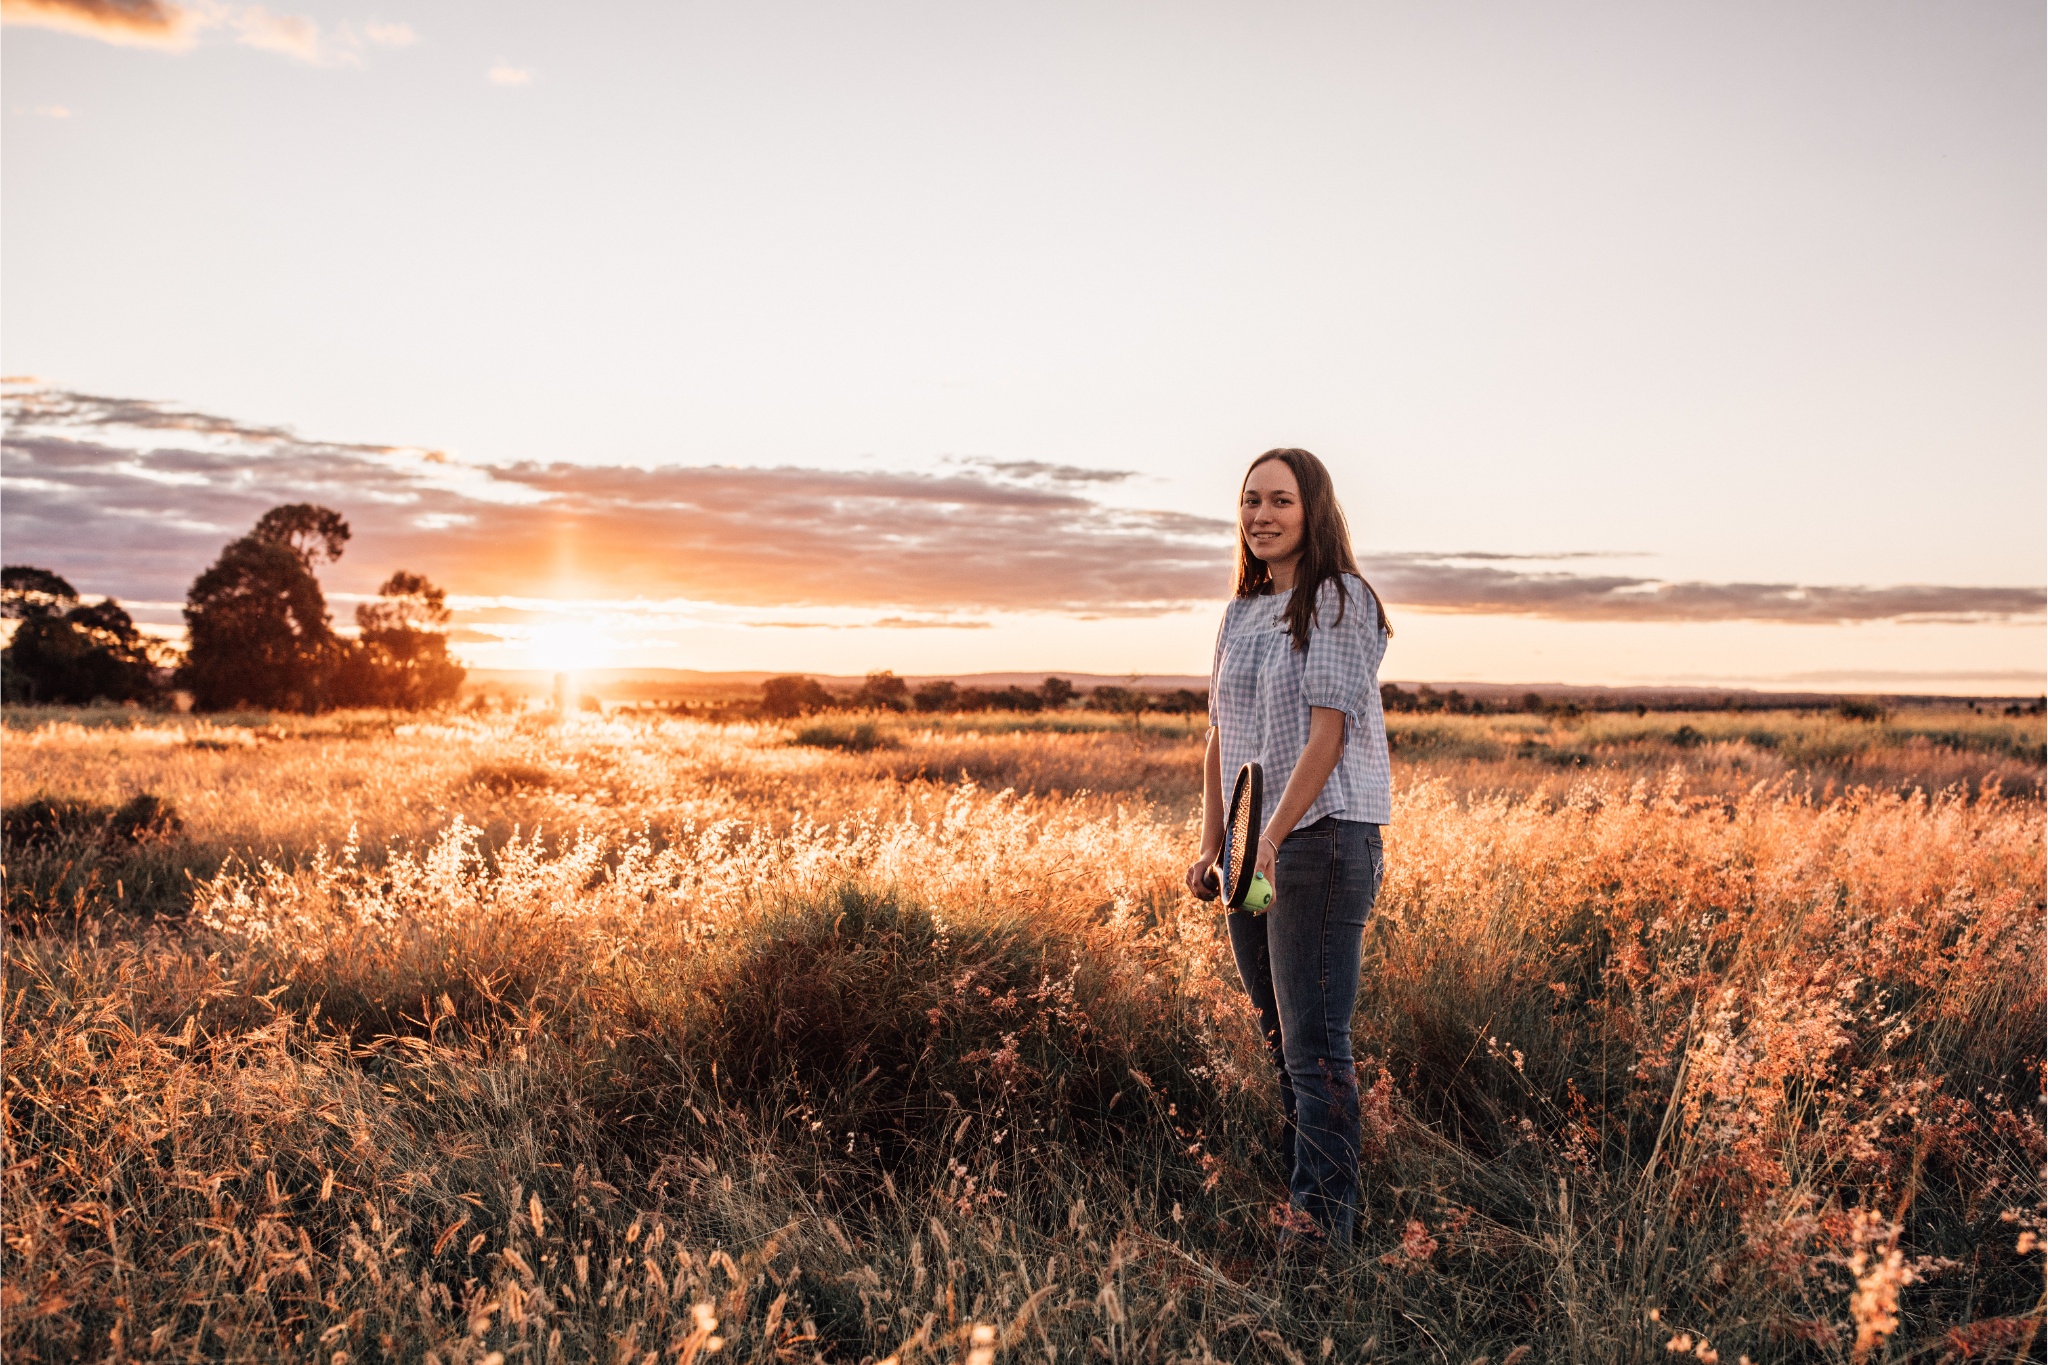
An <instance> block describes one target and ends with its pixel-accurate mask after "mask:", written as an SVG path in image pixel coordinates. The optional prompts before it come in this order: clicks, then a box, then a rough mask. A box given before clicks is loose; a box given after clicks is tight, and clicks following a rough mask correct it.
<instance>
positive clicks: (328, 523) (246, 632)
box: [178, 504, 348, 711]
mask: <svg viewBox="0 0 2048 1365" xmlns="http://www.w3.org/2000/svg"><path fill="white" fill-rule="evenodd" d="M347 538H348V524H347V523H346V522H344V521H342V520H341V518H340V516H339V515H338V514H336V513H334V512H331V511H329V510H328V509H326V508H324V507H312V506H309V505H307V504H294V505H293V506H289V507H279V508H273V509H272V510H271V511H269V512H266V513H264V515H263V519H262V520H261V521H259V522H257V523H256V530H255V531H254V532H252V533H250V534H249V535H246V536H244V537H243V538H242V539H240V540H237V541H235V542H233V543H232V544H230V545H228V546H227V547H226V548H225V549H223V550H222V551H221V553H220V558H219V559H218V560H217V561H215V562H214V565H213V567H211V568H209V569H208V570H207V571H206V572H205V573H203V574H201V575H199V577H198V578H196V579H194V580H193V583H192V587H191V590H190V591H189V592H187V593H186V594H185V626H186V629H187V631H188V633H189V635H190V638H191V644H190V647H189V650H188V652H187V654H186V656H185V665H184V667H183V668H182V669H180V670H179V673H178V681H179V684H180V685H181V686H183V687H185V688H186V689H188V690H189V691H190V692H191V693H192V696H193V701H194V703H195V704H196V705H197V706H198V707H199V708H200V709H201V710H207V711H217V710H225V709H228V708H230V707H238V706H251V707H260V708H263V709H265V710H276V711H317V710H319V709H321V708H322V707H323V706H326V705H328V704H329V702H328V693H329V687H330V684H331V682H332V680H333V675H334V672H335V670H336V669H337V667H338V666H339V665H340V663H341V662H342V657H343V654H344V650H343V648H342V645H341V642H340V641H339V640H337V639H336V638H335V635H334V630H333V628H332V626H331V625H330V624H329V622H328V617H327V599H326V597H325V596H323V595H322V593H321V591H320V583H319V580H318V579H316V578H314V577H313V571H312V567H311V566H312V564H313V563H314V562H315V561H316V560H317V559H318V558H319V557H320V556H321V555H322V554H323V553H324V555H325V557H326V558H329V559H332V558H334V557H336V556H338V555H339V554H340V553H341V543H342V542H343V541H345V540H346V539H347Z"/></svg>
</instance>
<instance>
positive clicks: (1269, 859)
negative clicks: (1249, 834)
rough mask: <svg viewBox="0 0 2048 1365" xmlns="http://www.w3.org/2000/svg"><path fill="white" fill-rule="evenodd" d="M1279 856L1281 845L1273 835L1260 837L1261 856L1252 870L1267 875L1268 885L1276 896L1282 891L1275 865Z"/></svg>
mask: <svg viewBox="0 0 2048 1365" xmlns="http://www.w3.org/2000/svg"><path fill="white" fill-rule="evenodd" d="M1279 856H1280V845H1279V844H1278V843H1277V842H1276V841H1275V840H1274V839H1273V837H1272V836H1271V835H1268V834H1261V835H1260V836H1259V856H1258V857H1257V859H1255V860H1254V861H1253V863H1252V870H1253V871H1254V872H1263V873H1265V874H1266V881H1267V883H1268V884H1269V885H1271V886H1272V888H1273V890H1274V892H1275V893H1276V894H1277V893H1278V892H1279V890H1280V879H1279V877H1278V876H1277V875H1276V871H1277V869H1275V867H1274V866H1273V864H1274V863H1275V861H1276V860H1277V859H1278V858H1279Z"/></svg>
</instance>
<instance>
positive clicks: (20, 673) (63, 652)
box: [0, 564, 162, 705]
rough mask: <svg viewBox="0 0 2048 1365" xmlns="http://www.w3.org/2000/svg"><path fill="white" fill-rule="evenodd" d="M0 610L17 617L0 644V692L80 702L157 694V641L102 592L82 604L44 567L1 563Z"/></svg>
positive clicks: (14, 697) (15, 698) (16, 697)
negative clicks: (98, 597)
mask: <svg viewBox="0 0 2048 1365" xmlns="http://www.w3.org/2000/svg"><path fill="white" fill-rule="evenodd" d="M0 615H4V616H5V617H6V618H7V619H10V620H15V621H19V622H20V623H21V624H20V625H18V626H16V627H15V629H14V636H13V638H12V639H10V640H9V641H8V643H7V647H6V648H5V649H4V650H0V696H4V697H5V699H6V700H8V701H11V702H41V703H45V704H53V705H63V704H71V705H80V704H83V703H86V702H92V701H153V700H155V699H156V698H157V697H158V696H160V695H161V693H162V687H161V685H160V683H159V681H158V672H157V659H156V651H157V650H158V649H159V648H160V646H158V645H157V644H156V643H155V642H153V641H152V640H150V639H149V637H147V636H145V635H144V634H143V633H142V632H141V631H140V630H138V629H136V627H135V622H134V619H133V618H131V617H130V616H129V615H128V613H127V612H125V611H123V610H122V609H121V605H120V603H118V602H116V601H114V600H113V599H112V598H108V599H107V600H105V601H104V602H99V603H96V604H94V605H91V606H87V605H85V604H84V603H82V602H80V601H79V600H78V592H77V590H76V589H74V588H73V587H72V586H71V585H70V584H69V583H68V582H66V581H65V580H64V579H63V578H61V577H59V576H58V575H56V574H54V573H51V572H50V571H49V570H48V569H38V568H34V567H32V566H30V565H27V564H11V565H9V566H7V567H6V568H5V569H0Z"/></svg>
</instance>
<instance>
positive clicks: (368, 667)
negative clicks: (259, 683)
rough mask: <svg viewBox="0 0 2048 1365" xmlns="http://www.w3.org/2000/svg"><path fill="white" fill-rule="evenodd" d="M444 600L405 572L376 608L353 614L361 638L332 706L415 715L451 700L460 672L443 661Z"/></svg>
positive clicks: (388, 585)
mask: <svg viewBox="0 0 2048 1365" xmlns="http://www.w3.org/2000/svg"><path fill="white" fill-rule="evenodd" d="M448 617H449V613H448V599H447V594H446V593H444V592H443V591H442V590H441V589H440V588H438V587H436V586H435V585H434V584H433V583H432V582H430V581H428V580H427V579H426V578H423V577H422V576H420V575H419V574H416V573H407V572H405V571H404V570H402V569H401V570H400V571H399V572H397V573H395V574H393V575H391V577H390V578H388V579H386V580H384V586H383V587H382V588H380V589H378V598H377V600H376V601H375V602H365V603H363V604H362V605H361V606H359V607H357V608H356V625H357V626H358V627H360V629H361V631H362V633H361V635H360V636H359V637H358V638H357V640H356V641H355V643H354V645H353V646H352V647H351V648H350V650H349V652H348V657H347V660H346V662H345V663H344V664H343V667H342V671H341V678H340V683H339V686H338V687H337V689H336V697H335V700H336V701H337V702H339V703H340V704H342V705H344V706H389V707H396V708H399V709H402V710H408V711H414V710H419V709H420V708H422V707H428V706H439V705H443V704H445V703H447V702H450V701H453V700H454V699H455V694H456V693H457V692H458V691H460V690H461V688H462V679H463V677H464V676H465V670H464V669H463V667H462V665H461V664H458V663H456V662H455V661H454V660H453V659H451V658H449V657H448Z"/></svg>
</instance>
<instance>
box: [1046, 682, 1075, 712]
mask: <svg viewBox="0 0 2048 1365" xmlns="http://www.w3.org/2000/svg"><path fill="white" fill-rule="evenodd" d="M1038 695H1039V696H1040V697H1042V698H1044V700H1045V709H1046V710H1048V711H1057V710H1059V709H1060V708H1061V707H1062V706H1065V705H1066V704H1067V703H1068V702H1070V701H1072V700H1073V699H1074V695H1075V694H1074V685H1073V684H1072V683H1070V682H1068V681H1067V680H1066V679H1065V678H1047V679H1046V680H1045V681H1044V682H1042V683H1040V684H1039V685H1038Z"/></svg>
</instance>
